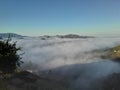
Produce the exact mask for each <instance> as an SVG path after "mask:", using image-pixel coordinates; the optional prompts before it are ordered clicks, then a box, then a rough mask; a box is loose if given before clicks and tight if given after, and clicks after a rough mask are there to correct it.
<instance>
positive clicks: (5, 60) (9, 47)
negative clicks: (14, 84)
mask: <svg viewBox="0 0 120 90" xmlns="http://www.w3.org/2000/svg"><path fill="white" fill-rule="evenodd" d="M10 41H11V38H10V37H9V38H8V39H7V40H5V41H0V73H1V74H8V73H13V72H15V70H16V69H17V67H19V66H20V65H21V63H22V61H21V57H20V55H19V54H18V53H17V52H18V51H19V50H21V48H19V47H18V48H17V47H16V42H14V43H13V44H12V43H10Z"/></svg>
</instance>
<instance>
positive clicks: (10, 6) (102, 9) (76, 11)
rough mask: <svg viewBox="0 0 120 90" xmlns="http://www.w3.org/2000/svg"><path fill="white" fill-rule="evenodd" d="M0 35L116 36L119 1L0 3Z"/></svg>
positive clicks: (119, 26) (8, 0)
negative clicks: (11, 33)
mask: <svg viewBox="0 0 120 90" xmlns="http://www.w3.org/2000/svg"><path fill="white" fill-rule="evenodd" d="M0 32H1V33H3V32H4V33H6V32H13V33H18V34H23V35H30V36H38V35H43V34H48V35H54V34H70V33H71V34H72V33H73V34H80V35H92V34H93V35H120V0H0Z"/></svg>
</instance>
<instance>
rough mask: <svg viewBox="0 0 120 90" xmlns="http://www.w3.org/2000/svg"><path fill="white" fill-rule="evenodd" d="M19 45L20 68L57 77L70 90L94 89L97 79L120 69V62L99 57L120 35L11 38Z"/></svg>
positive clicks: (117, 40) (48, 76)
mask: <svg viewBox="0 0 120 90" xmlns="http://www.w3.org/2000/svg"><path fill="white" fill-rule="evenodd" d="M13 41H17V46H20V47H22V51H21V52H19V53H24V54H23V55H22V57H23V58H22V61H24V64H23V65H22V67H21V69H22V70H30V71H32V72H33V73H35V74H37V75H39V76H43V77H47V78H50V79H51V80H57V81H58V82H60V83H63V85H66V86H68V87H69V88H70V89H73V90H90V89H91V90H94V88H96V87H98V86H97V85H95V84H96V81H98V80H99V79H100V78H102V77H105V76H108V75H111V74H113V73H118V72H120V64H119V63H118V62H114V61H113V60H111V59H109V58H104V59H103V58H102V56H103V55H105V54H106V51H107V50H108V49H110V48H112V47H115V46H117V45H120V38H119V37H114V38H107V37H106V38H105V37H96V38H74V39H72V38H63V39H62V38H56V37H54V38H47V39H45V40H43V39H42V38H41V37H24V38H23V39H16V38H13Z"/></svg>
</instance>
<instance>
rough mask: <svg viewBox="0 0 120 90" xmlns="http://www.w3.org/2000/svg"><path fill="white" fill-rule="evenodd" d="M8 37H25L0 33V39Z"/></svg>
mask: <svg viewBox="0 0 120 90" xmlns="http://www.w3.org/2000/svg"><path fill="white" fill-rule="evenodd" d="M9 35H10V36H11V37H17V38H23V37H25V36H22V35H19V34H16V33H0V37H1V38H8V37H9Z"/></svg>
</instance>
